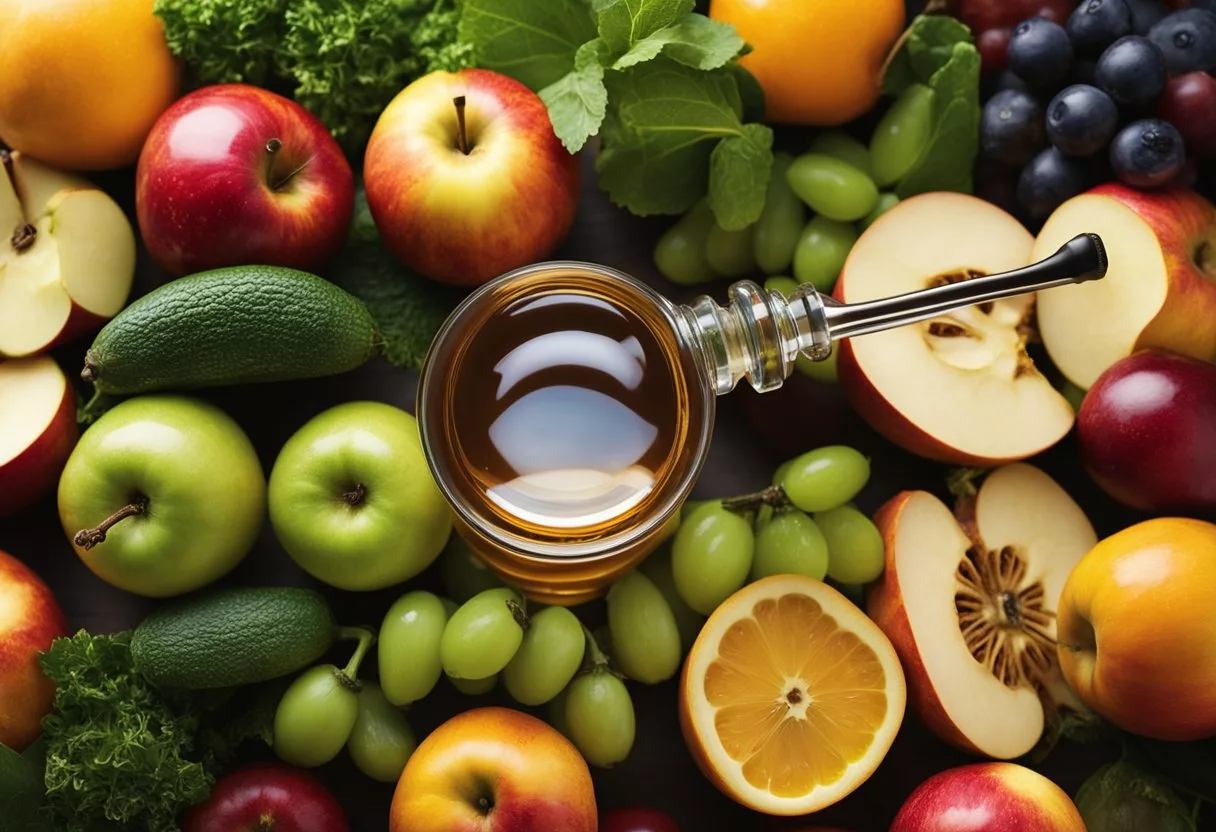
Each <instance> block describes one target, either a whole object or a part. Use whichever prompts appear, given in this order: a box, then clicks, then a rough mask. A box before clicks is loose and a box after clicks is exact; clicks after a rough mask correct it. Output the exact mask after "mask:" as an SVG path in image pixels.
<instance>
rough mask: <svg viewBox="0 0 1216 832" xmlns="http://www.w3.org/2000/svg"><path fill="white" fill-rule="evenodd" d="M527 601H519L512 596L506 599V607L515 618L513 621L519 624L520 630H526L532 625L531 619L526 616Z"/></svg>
mask: <svg viewBox="0 0 1216 832" xmlns="http://www.w3.org/2000/svg"><path fill="white" fill-rule="evenodd" d="M527 603H528V602H527V601H524V602H523V603H520V602H519V601H516V600H515V599H514V598H508V599H507V609H509V610H510V611H511V616H512V617H513V618H514V619H515V623H516V624H518V625H519V628H520V629H521V630H526V629H528V628H529V627H531V626H532V619H531V618H529V617H528V609H527V606H526V604H527Z"/></svg>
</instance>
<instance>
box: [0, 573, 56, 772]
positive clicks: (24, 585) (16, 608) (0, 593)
mask: <svg viewBox="0 0 1216 832" xmlns="http://www.w3.org/2000/svg"><path fill="white" fill-rule="evenodd" d="M67 634H68V626H67V622H66V621H65V620H64V617H63V611H62V610H61V609H60V608H59V603H58V602H57V601H56V600H55V596H54V595H52V594H51V590H50V588H49V587H48V586H47V585H46V584H45V583H43V582H42V579H41V578H39V577H38V576H37V575H35V574H34V571H33V570H32V569H30V568H29V567H28V566H26V565H25V564H24V563H22V562H21V561H19V560H17V559H16V558H15V557H13V556H12V555H10V554H7V553H6V552H3V551H0V702H2V703H4V707H2V708H0V744H3V745H7V746H8V747H9V748H12V749H14V750H16V751H22V750H24V749H25V748H26V747H27V746H28V745H29V744H30V743H32V742H33V741H34V740H36V739H38V736H39V735H40V734H41V733H42V718H43V717H44V716H46V715H47V714H48V713H50V711H51V706H52V703H53V700H54V696H55V685H54V683H53V682H51V680H50V679H48V678H47V676H46V674H44V673H43V672H42V668H41V667H39V666H38V654H39V653H44V652H46V651H47V650H49V649H50V646H51V642H52V641H54V640H55V639H57V638H60V637H62V636H66V635H67Z"/></svg>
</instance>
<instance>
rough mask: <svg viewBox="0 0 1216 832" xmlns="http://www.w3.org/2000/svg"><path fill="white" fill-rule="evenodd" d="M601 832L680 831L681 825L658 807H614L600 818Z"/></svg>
mask: <svg viewBox="0 0 1216 832" xmlns="http://www.w3.org/2000/svg"><path fill="white" fill-rule="evenodd" d="M599 832H680V827H679V825H678V824H677V823H676V822H675V821H674V820H672V818H671V816H670V815H668V814H667V813H666V812H660V811H659V810H658V809H644V808H629V809H613V810H612V811H611V812H608V813H607V814H606V815H604V817H603V818H601V819H600V829H599Z"/></svg>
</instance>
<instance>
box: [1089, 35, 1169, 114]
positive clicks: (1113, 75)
mask: <svg viewBox="0 0 1216 832" xmlns="http://www.w3.org/2000/svg"><path fill="white" fill-rule="evenodd" d="M1094 77H1095V79H1096V80H1097V82H1098V86H1099V87H1101V88H1102V89H1104V90H1106V92H1107V94H1108V95H1110V97H1111V98H1113V99H1115V103H1116V104H1119V105H1120V106H1122V107H1129V108H1132V109H1135V108H1138V107H1147V106H1148V105H1149V104H1152V103H1153V102H1154V101H1156V100H1157V96H1159V95H1161V92H1162V90H1164V89H1165V82H1166V80H1167V79H1166V72H1165V56H1164V55H1163V54H1161V50H1160V49H1159V48H1158V47H1157V45H1156V44H1155V43H1153V42H1152V41H1151V40H1149V39H1148V38H1142V37H1140V36H1139V35H1127V36H1126V37H1121V38H1119V39H1118V40H1117V41H1115V42H1114V43H1112V44H1111V45H1110V46H1108V47H1107V48H1106V51H1105V52H1103V53H1102V57H1100V58H1098V68H1097V69H1096V70H1095V71H1094Z"/></svg>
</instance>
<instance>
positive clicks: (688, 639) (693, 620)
mask: <svg viewBox="0 0 1216 832" xmlns="http://www.w3.org/2000/svg"><path fill="white" fill-rule="evenodd" d="M639 568H640V569H641V571H642V574H643V575H645V576H646V577H647V578H650V582H651V583H652V584H654V585H655V586H656V587H658V590H659V592H661V593H663V600H665V601H666V602H667V606H668V608H669V609H670V610H671V614H672V615H674V616H675V619H676V629H677V630H678V631H679V633H680V650H681V652H683V653H687V652H688V651H689V650H690V649H691V648H692V644H693V642H694V641H696V640H697V636H698V635H700V634H701V625H703V624H704V623H705V616H703V615H701V613H699V612H697V611H696V610H694V609H693V608H692V607H690V606H688V604H686V603H684V599H683V598H681V597H680V592H679V590H677V589H676V579H675V577H674V576H673V575H672V572H671V547H670V546H664V547H663V548H661V549H659V550H658V551H657V552H655V553H654V554H652V555H651V556H650V557H648V558H646V560H645V561H643V563H642V565H641V567H639Z"/></svg>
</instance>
